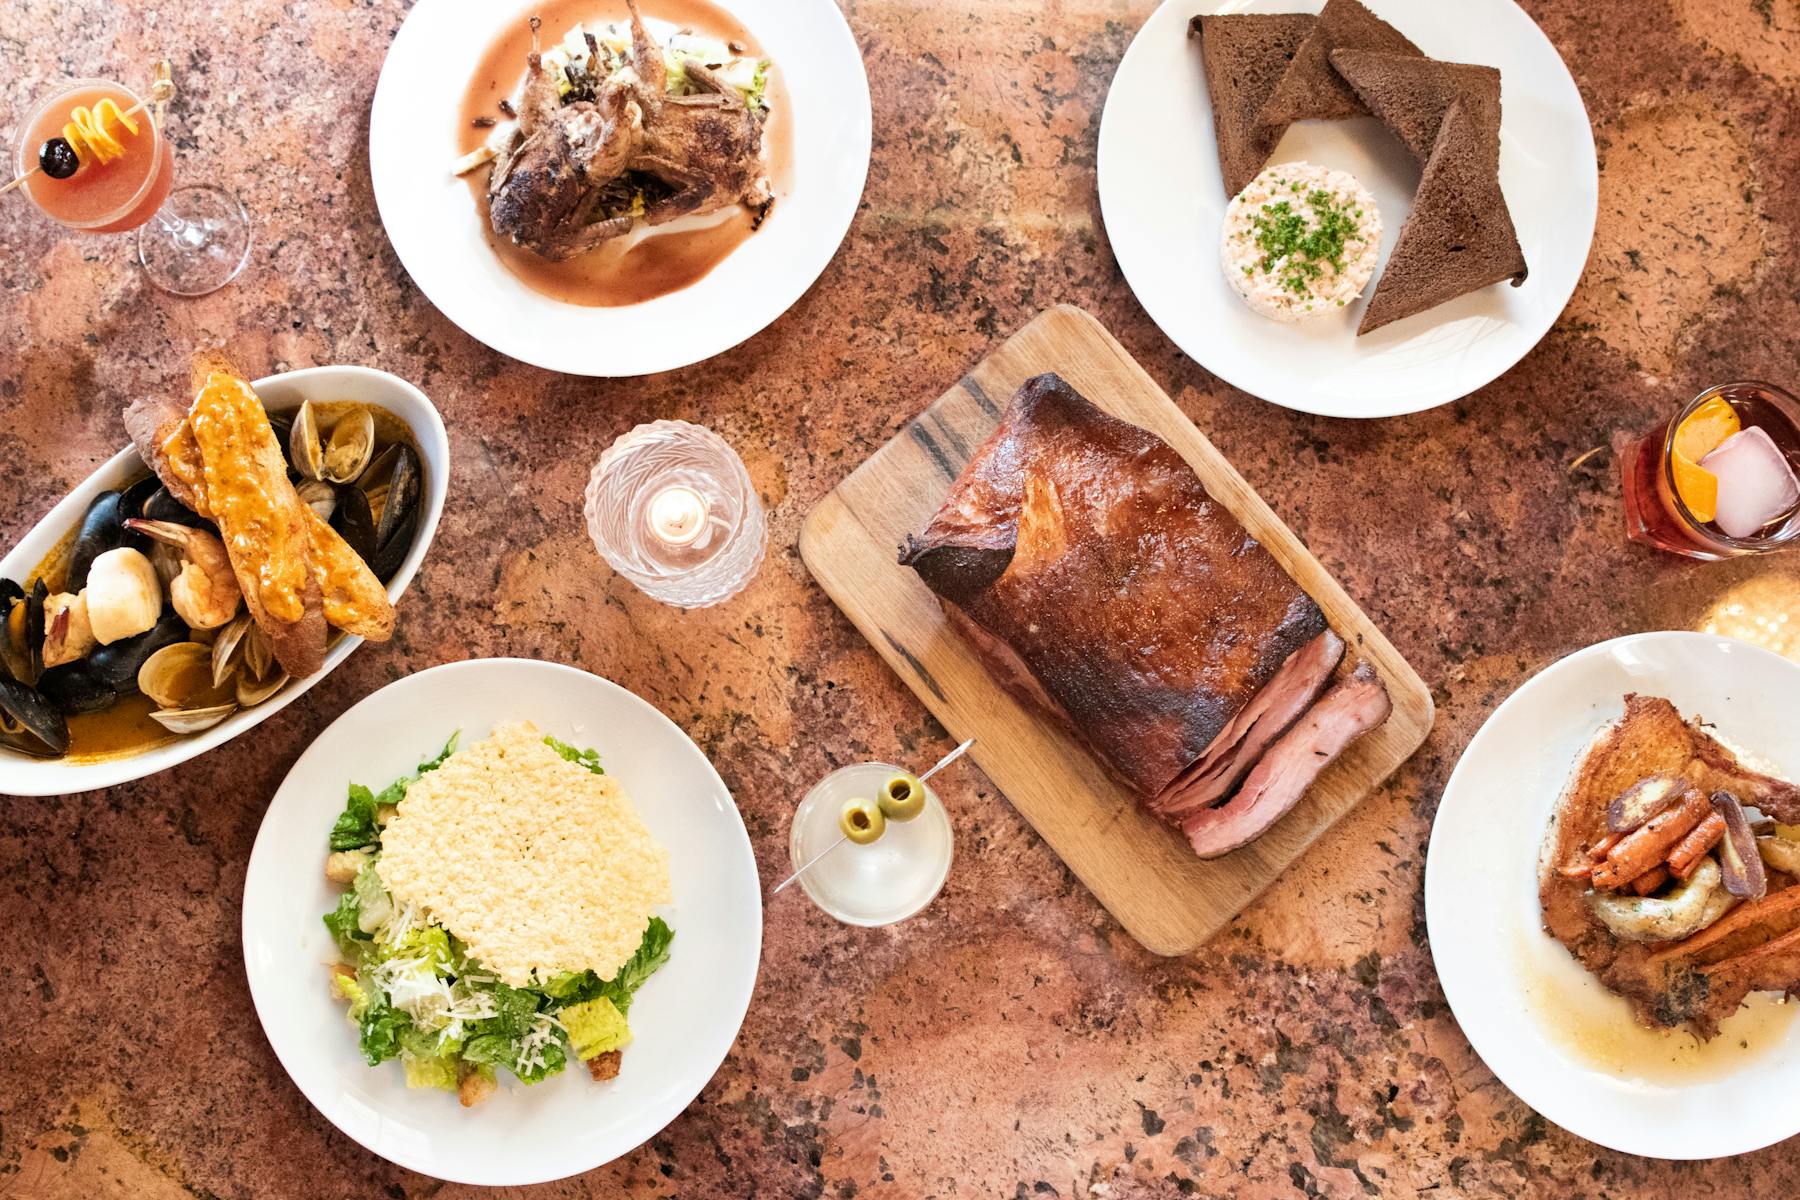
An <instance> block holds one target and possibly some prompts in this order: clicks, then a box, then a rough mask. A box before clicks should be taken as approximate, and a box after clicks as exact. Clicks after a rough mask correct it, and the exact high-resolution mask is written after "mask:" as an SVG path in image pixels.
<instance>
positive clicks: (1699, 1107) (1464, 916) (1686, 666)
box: [1425, 633, 1800, 1159]
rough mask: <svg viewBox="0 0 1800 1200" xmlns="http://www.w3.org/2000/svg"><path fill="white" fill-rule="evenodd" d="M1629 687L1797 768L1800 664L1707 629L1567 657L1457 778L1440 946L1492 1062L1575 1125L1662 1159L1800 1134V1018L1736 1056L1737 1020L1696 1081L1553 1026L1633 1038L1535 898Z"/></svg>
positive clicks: (1643, 637) (1441, 822)
mask: <svg viewBox="0 0 1800 1200" xmlns="http://www.w3.org/2000/svg"><path fill="white" fill-rule="evenodd" d="M1627 692H1638V693H1640V694H1643V695H1655V696H1664V697H1666V698H1668V700H1669V701H1670V702H1671V703H1673V704H1674V705H1675V707H1676V708H1678V709H1680V710H1681V713H1682V715H1683V716H1686V717H1689V718H1692V717H1695V716H1703V717H1704V718H1705V719H1706V720H1707V721H1708V722H1709V723H1711V724H1712V725H1714V726H1716V729H1717V732H1718V734H1719V735H1720V736H1721V737H1723V738H1724V739H1725V740H1726V741H1727V742H1728V743H1730V744H1731V745H1732V746H1734V747H1736V748H1738V749H1740V750H1741V751H1743V752H1746V753H1748V754H1749V755H1751V756H1752V757H1753V758H1754V759H1755V760H1759V761H1760V763H1761V764H1763V765H1766V766H1767V768H1768V769H1770V770H1773V771H1775V772H1778V773H1780V774H1782V775H1785V776H1787V777H1788V778H1800V733H1797V732H1796V730H1795V726H1794V721H1793V714H1794V713H1795V712H1796V711H1800V664H1795V663H1792V662H1789V661H1788V660H1787V659H1784V658H1781V657H1780V656H1778V655H1775V654H1771V653H1770V652H1769V651H1767V650H1763V649H1760V648H1758V647H1756V646H1752V645H1750V644H1749V643H1747V642H1740V641H1735V640H1733V639H1731V638H1723V637H1714V636H1712V635H1710V634H1701V633H1645V634H1638V635H1636V636H1633V637H1624V638H1618V639H1616V640H1614V641H1610V642H1602V643H1600V644H1599V645H1597V646H1590V647H1588V648H1587V649H1585V650H1581V651H1578V652H1576V653H1574V654H1571V655H1570V656H1569V657H1567V658H1565V659H1563V660H1561V661H1560V662H1557V663H1554V664H1552V665H1551V666H1549V667H1546V668H1545V669H1544V670H1543V671H1541V672H1539V673H1538V674H1537V675H1536V676H1534V677H1533V678H1532V679H1531V680H1530V681H1529V682H1528V683H1526V684H1525V685H1524V686H1523V687H1521V688H1520V689H1519V690H1518V691H1516V692H1514V693H1513V694H1512V695H1511V696H1510V697H1508V698H1507V700H1506V702H1505V703H1503V704H1502V705H1501V706H1500V707H1499V708H1498V709H1496V710H1495V711H1494V714H1493V715H1492V716H1491V717H1489V718H1488V719H1487V722H1486V724H1484V725H1483V726H1482V727H1481V730H1480V732H1478V733H1477V734H1476V735H1475V738H1474V740H1473V741H1471V742H1470V743H1469V748H1468V749H1467V750H1465V751H1464V752H1463V756H1462V759H1461V761H1459V762H1458V763H1457V765H1456V770H1455V771H1453V772H1452V773H1451V775H1450V782H1449V784H1448V786H1446V787H1445V789H1444V798H1443V801H1442V803H1441V804H1440V805H1439V806H1438V812H1437V819H1436V821H1435V822H1434V823H1433V825H1432V829H1431V845H1430V849H1429V851H1428V853H1427V856H1426V859H1425V919H1426V925H1427V927H1428V929H1429V931H1430V935H1431V955H1432V959H1433V961H1434V962H1435V964H1436V966H1437V973H1438V978H1439V980H1440V981H1441V982H1442V983H1443V987H1444V995H1445V997H1446V998H1448V1000H1449V1001H1450V1007H1451V1010H1452V1011H1453V1012H1454V1013H1455V1014H1456V1021H1457V1024H1458V1025H1460V1026H1461V1027H1462V1030H1463V1033H1464V1034H1466V1035H1467V1036H1468V1039H1469V1041H1470V1043H1471V1044H1472V1045H1473V1046H1474V1047H1475V1051H1476V1053H1478V1054H1480V1055H1481V1058H1482V1061H1483V1062H1485V1063H1486V1064H1487V1065H1488V1069H1489V1070H1491V1071H1493V1072H1494V1074H1495V1075H1497V1076H1499V1078H1500V1081H1501V1082H1502V1083H1504V1084H1506V1086H1507V1087H1509V1088H1511V1089H1512V1091H1513V1093H1514V1094H1515V1095H1517V1096H1518V1097H1519V1099H1521V1100H1523V1101H1524V1102H1525V1103H1527V1104H1529V1105H1530V1106H1531V1107H1532V1108H1534V1109H1536V1110H1537V1111H1538V1112H1540V1113H1542V1114H1543V1115H1544V1116H1545V1117H1547V1118H1549V1119H1550V1120H1552V1121H1554V1122H1556V1123H1557V1124H1558V1125H1560V1126H1562V1127H1563V1128H1564V1129H1567V1130H1568V1131H1569V1132H1570V1133H1574V1134H1578V1135H1579V1136H1581V1137H1584V1138H1586V1139H1588V1140H1589V1141H1592V1142H1598V1143H1599V1144H1600V1145H1602V1146H1607V1147H1610V1148H1611V1149H1614V1150H1622V1151H1625V1152H1626V1153H1629V1154H1641V1155H1645V1156H1647V1157H1651V1158H1675V1159H1692V1158H1718V1157H1722V1156H1724V1155H1730V1154H1742V1153H1745V1152H1747V1151H1750V1150H1756V1149H1759V1148H1760V1147H1763V1146H1767V1145H1770V1144H1771V1143H1774V1142H1778V1141H1780V1140H1782V1139H1783V1138H1787V1137H1791V1136H1793V1135H1794V1134H1795V1133H1800V1106H1797V1105H1795V1104H1794V1102H1793V1096H1794V1089H1795V1087H1796V1086H1797V1085H1800V1022H1796V1021H1791V1020H1790V1021H1788V1022H1787V1024H1786V1027H1785V1030H1781V1031H1778V1032H1776V1033H1775V1034H1774V1035H1773V1036H1772V1037H1771V1038H1766V1039H1763V1041H1762V1042H1761V1043H1759V1044H1755V1045H1752V1046H1751V1047H1749V1048H1748V1049H1747V1050H1742V1051H1740V1048H1739V1046H1738V1043H1737V1042H1736V1041H1735V1040H1734V1039H1732V1038H1731V1037H1730V1036H1729V1031H1728V1033H1727V1034H1726V1035H1722V1038H1721V1039H1714V1042H1712V1043H1708V1044H1707V1047H1706V1049H1707V1050H1708V1051H1709V1052H1714V1053H1718V1054H1720V1055H1721V1056H1722V1057H1720V1058H1718V1059H1716V1060H1714V1061H1713V1062H1710V1063H1708V1064H1707V1067H1708V1069H1707V1070H1706V1071H1704V1072H1702V1073H1697V1074H1694V1075H1693V1076H1691V1077H1689V1078H1685V1079H1683V1078H1679V1077H1676V1076H1672V1075H1671V1074H1670V1073H1669V1072H1667V1071H1641V1070H1637V1069H1634V1068H1633V1066H1632V1065H1631V1064H1618V1065H1619V1067H1620V1069H1613V1065H1614V1064H1612V1063H1611V1062H1610V1061H1609V1062H1608V1063H1607V1065H1606V1066H1600V1065H1596V1064H1597V1060H1596V1058H1595V1057H1593V1056H1592V1055H1591V1054H1589V1053H1584V1052H1583V1050H1582V1049H1581V1043H1580V1042H1579V1041H1577V1040H1575V1039H1571V1038H1569V1037H1566V1036H1563V1035H1561V1034H1560V1033H1559V1029H1558V1024H1559V1021H1558V1018H1561V1017H1566V1016H1567V1014H1568V1013H1569V1012H1571V1011H1575V1010H1580V1011H1582V1012H1585V1013H1590V1014H1591V1013H1593V1012H1595V1011H1601V1012H1605V1013H1607V1014H1608V1015H1609V1016H1610V1019H1612V1020H1614V1021H1616V1022H1618V1023H1619V1025H1620V1026H1621V1027H1622V1028H1620V1029H1615V1030H1613V1031H1612V1032H1613V1033H1620V1032H1622V1033H1624V1034H1630V1033H1631V1032H1632V1030H1631V1028H1630V1026H1631V1015H1630V1012H1629V1009H1628V1008H1627V1006H1626V1005H1625V1002H1624V1001H1623V1000H1619V999H1617V998H1616V997H1612V996H1610V995H1608V994H1606V993H1605V992H1604V989H1602V988H1601V987H1600V985H1599V983H1598V982H1597V981H1595V980H1594V979H1593V977H1592V976H1590V975H1588V974H1587V972H1586V971H1584V970H1583V969H1582V968H1581V967H1580V965H1579V964H1577V963H1576V961H1575V959H1574V958H1573V956H1571V955H1570V954H1569V952H1568V951H1566V950H1564V949H1563V948H1562V946H1561V945H1559V944H1558V943H1557V942H1555V941H1554V940H1552V939H1551V937H1550V936H1549V935H1548V934H1546V933H1545V932H1544V931H1543V925H1542V920H1541V917H1540V915H1539V910H1538V899H1537V863H1538V850H1539V847H1540V845H1541V844H1542V841H1543V836H1544V829H1545V826H1546V824H1547V823H1548V821H1549V819H1550V813H1551V810H1552V808H1553V807H1554V806H1555V803H1556V800H1557V798H1558V796H1559V795H1560V794H1561V792H1562V789H1563V787H1564V784H1565V783H1566V782H1567V779H1568V775H1569V771H1570V769H1571V767H1572V766H1573V765H1574V762H1575V758H1576V755H1577V754H1579V753H1580V751H1581V750H1582V749H1583V748H1584V747H1585V746H1586V745H1587V743H1588V740H1589V739H1590V738H1592V737H1593V735H1594V733H1595V731H1597V730H1598V729H1599V728H1600V727H1601V726H1602V725H1604V724H1606V723H1607V722H1608V721H1611V720H1614V719H1615V718H1617V717H1618V716H1619V714H1620V712H1621V711H1623V704H1622V701H1623V697H1624V695H1625V693H1627ZM1753 999H1755V998H1753ZM1597 1032H1598V1031H1597ZM1631 1043H1632V1039H1629V1038H1627V1039H1624V1041H1623V1044H1627V1045H1629V1044H1631ZM1740 1053H1741V1057H1739V1055H1740ZM1645 1065H1648V1064H1645Z"/></svg>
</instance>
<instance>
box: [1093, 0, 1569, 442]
mask: <svg viewBox="0 0 1800 1200" xmlns="http://www.w3.org/2000/svg"><path fill="white" fill-rule="evenodd" d="M1319 7H1320V4H1319V3H1317V2H1316V0H1309V2H1306V3H1301V4H1299V5H1296V4H1294V3H1293V2H1292V0H1165V2H1164V3H1163V5H1162V7H1160V8H1158V9H1157V10H1156V12H1155V13H1153V14H1152V15H1151V17H1150V19H1149V20H1148V21H1147V22H1145V23H1144V27H1143V28H1142V29H1141V30H1139V31H1138V35H1137V37H1136V39H1134V40H1133V41H1132V43H1131V48H1130V49H1129V50H1127V51H1126V52H1125V58H1124V60H1123V61H1122V62H1120V63H1119V70H1118V73H1117V74H1116V75H1115V76H1114V77H1113V82H1112V90H1111V91H1110V92H1109V93H1108V94H1107V97H1106V112H1105V113H1104V115H1103V116H1102V117H1101V120H1100V148H1099V175H1100V211H1101V215H1102V217H1103V218H1104V220H1105V222H1106V236H1107V238H1108V240H1109V241H1111V243H1112V248H1113V254H1114V255H1115V256H1116V257H1117V258H1118V260H1119V269H1120V270H1121V271H1123V272H1124V273H1125V279H1126V281H1127V282H1128V283H1129V284H1130V285H1131V290H1132V291H1133V292H1134V293H1136V295H1137V298H1138V302H1139V303H1141V304H1142V305H1143V306H1144V311H1146V312H1147V313H1149V314H1150V319H1151V320H1153V321H1155V322H1156V323H1157V325H1159V326H1160V327H1161V328H1162V331H1163V332H1164V333H1165V334H1167V335H1168V336H1169V339H1170V340H1171V341H1173V342H1174V343H1175V344H1176V345H1177V346H1179V347H1180V348H1181V349H1182V351H1183V352H1184V353H1186V354H1187V356H1188V357H1189V358H1192V359H1193V360H1194V361H1195V362H1198V363H1199V364H1200V365H1201V366H1203V367H1205V368H1206V369H1207V370H1208V371H1210V372H1212V373H1213V374H1214V375H1217V376H1218V377H1219V378H1220V379H1223V380H1224V381H1225V382H1227V383H1229V384H1231V385H1232V386H1234V387H1238V388H1242V389H1243V390H1244V391H1246V392H1249V393H1250V394H1251V395H1254V396H1260V397H1262V398H1263V399H1264V400H1268V401H1270V402H1271V403H1274V404H1279V405H1281V406H1283V407H1284V408H1294V409H1299V410H1300V411H1302V412H1310V413H1318V414H1320V415H1322V416H1328V417H1390V416H1396V415H1398V414H1400V413H1410V412H1417V411H1419V410H1420V409H1425V408H1432V407H1434V406H1436V405H1439V404H1445V403H1448V402H1449V401H1451V400H1455V399H1457V398H1459V397H1462V396H1466V395H1468V394H1469V393H1470V392H1473V391H1475V390H1476V389H1477V388H1479V387H1482V386H1483V385H1484V384H1487V383H1488V382H1490V381H1492V380H1493V379H1495V378H1497V377H1498V376H1499V375H1500V374H1502V373H1503V372H1504V371H1506V370H1507V369H1508V368H1509V367H1511V366H1512V365H1513V364H1514V363H1516V362H1518V361H1519V359H1521V358H1523V357H1524V355H1525V352H1526V351H1528V350H1530V349H1531V348H1532V347H1533V346H1535V345H1536V344H1537V342H1538V340H1539V339H1540V338H1542V337H1543V336H1544V334H1545V333H1546V332H1548V331H1549V329H1550V326H1551V325H1552V324H1553V323H1554V322H1555V321H1556V317H1557V314H1558V313H1560V312H1562V309H1563V305H1565V304H1567V303H1568V301H1569V296H1570V295H1571V294H1572V293H1573V292H1574V291H1575V283H1576V281H1577V280H1579V279H1580V278H1581V271H1582V268H1583V267H1584V266H1585V265H1586V264H1587V254H1588V244H1589V243H1590V242H1591V241H1592V240H1593V236H1594V214H1595V210H1596V206H1597V204H1598V190H1597V189H1598V173H1597V170H1596V167H1595V162H1594V135H1593V131H1592V129H1591V128H1590V127H1589V125H1588V117H1587V110H1586V108H1584V107H1583V106H1582V103H1581V93H1580V92H1578V91H1577V90H1576V88H1575V81H1574V80H1573V79H1571V78H1570V77H1569V70H1568V68H1567V67H1565V66H1564V65H1563V61H1562V59H1561V57H1560V56H1558V54H1557V53H1556V48H1555V47H1554V46H1552V45H1551V44H1550V41H1549V39H1548V38H1546V37H1545V36H1544V35H1543V32H1542V31H1541V30H1539V29H1538V27H1537V26H1536V25H1535V24H1533V23H1532V20H1531V18H1530V17H1528V16H1526V15H1525V13H1524V12H1523V11H1522V10H1521V9H1520V8H1519V7H1518V5H1516V4H1514V3H1513V0H1461V2H1459V3H1455V4H1446V3H1444V2H1443V0H1369V7H1370V8H1372V9H1373V10H1375V12H1376V13H1377V14H1378V15H1379V16H1381V17H1382V18H1383V19H1384V20H1386V21H1387V22H1389V23H1390V24H1392V25H1393V26H1394V27H1395V28H1397V29H1398V30H1400V32H1401V33H1403V34H1405V35H1406V36H1407V37H1409V38H1411V39H1412V40H1413V42H1414V43H1416V44H1417V45H1418V46H1419V48H1420V49H1422V50H1423V51H1425V53H1426V54H1428V55H1430V56H1432V57H1433V58H1442V59H1448V60H1451V61H1453V62H1468V63H1481V64H1485V65H1487V66H1491V67H1497V68H1499V70H1500V74H1501V80H1500V86H1501V103H1502V106H1503V116H1502V119H1501V130H1500V183H1501V187H1502V188H1503V189H1504V190H1505V192H1506V201H1507V206H1508V208H1510V209H1511V211H1512V216H1513V223H1514V225H1515V226H1516V227H1517V229H1518V233H1519V243H1520V245H1521V246H1522V247H1523V248H1524V251H1525V261H1526V263H1527V265H1528V266H1529V267H1530V268H1531V277H1530V278H1529V279H1527V280H1526V281H1525V283H1524V285H1523V286H1522V287H1518V288H1514V287H1511V286H1509V285H1507V284H1504V283H1502V284H1498V285H1496V286H1494V287H1489V288H1484V289H1483V290H1481V291H1479V292H1475V293H1472V294H1470V295H1467V296H1462V297H1459V298H1458V299H1455V300H1452V301H1450V302H1449V303H1447V304H1442V305H1439V306H1438V307H1436V308H1433V309H1431V310H1429V311H1427V312H1423V313H1420V314H1418V315H1416V316H1412V317H1408V318H1407V319H1405V320H1403V321H1396V322H1394V323H1393V324H1391V325H1387V326H1384V327H1383V328H1381V329H1378V330H1376V331H1375V332H1374V333H1371V334H1369V335H1368V336H1367V337H1361V338H1359V337H1357V336H1356V325H1357V322H1359V321H1360V320H1362V313H1363V306H1364V304H1365V303H1366V302H1367V301H1366V299H1365V300H1364V301H1359V302H1358V303H1356V304H1353V305H1350V306H1348V307H1347V308H1345V309H1344V310H1343V311H1342V312H1340V313H1336V314H1333V315H1328V316H1324V317H1320V318H1317V319H1316V320H1314V321H1311V322H1308V323H1306V324H1304V325H1283V324H1281V323H1279V322H1276V321H1271V320H1268V319H1266V318H1264V317H1259V316H1257V315H1256V314H1255V313H1253V312H1251V311H1250V309H1249V308H1247V307H1246V306H1245V305H1244V303H1243V301H1241V300H1240V299H1239V298H1238V296H1237V293H1236V292H1234V291H1233V290H1232V289H1231V287H1230V285H1229V284H1227V283H1226V282H1225V276H1224V271H1223V269H1222V268H1221V266H1220V260H1219V230H1220V226H1221V224H1222V222H1223V221H1224V218H1225V203H1226V200H1227V199H1228V197H1227V196H1226V195H1225V186H1224V184H1223V182H1221V177H1220V173H1219V158H1218V151H1217V144H1216V142H1215V140H1214V138H1213V124H1212V101H1211V99H1210V98H1209V96H1208V94H1207V90H1206V78H1205V72H1204V71H1203V70H1202V69H1201V66H1200V47H1199V43H1198V42H1195V41H1190V40H1189V39H1188V36H1187V30H1188V21H1189V19H1190V18H1191V17H1193V16H1195V15H1197V14H1199V13H1213V12H1293V11H1296V10H1297V9H1298V10H1300V11H1306V10H1316V9H1318V8H1319ZM1296 160H1300V161H1306V162H1313V163H1319V164H1321V165H1324V166H1328V167H1336V168H1338V169H1340V170H1345V171H1349V172H1350V173H1351V174H1353V175H1355V176H1356V177H1357V178H1358V179H1359V180H1361V181H1362V182H1363V184H1364V186H1366V187H1367V188H1368V189H1369V190H1370V191H1371V192H1372V193H1374V196H1375V200H1376V203H1377V204H1378V205H1379V206H1380V210H1381V224H1382V238H1381V243H1382V244H1381V266H1382V267H1385V266H1386V265H1387V256H1388V252H1389V251H1391V250H1392V249H1393V246H1394V237H1395V235H1396V234H1397V233H1398V232H1399V230H1400V224H1401V222H1402V221H1404V220H1405V219H1406V214H1407V213H1408V212H1409V211H1411V208H1412V195H1413V191H1414V189H1415V188H1416V187H1417V186H1418V182H1419V168H1418V166H1417V165H1416V164H1415V163H1414V162H1413V160H1412V158H1411V156H1410V155H1408V154H1407V152H1406V150H1405V148H1404V147H1402V146H1401V144H1400V142H1399V140H1398V139H1396V138H1395V137H1394V136H1393V135H1392V134H1390V133H1389V132H1388V131H1387V129H1386V128H1385V127H1384V126H1383V125H1382V124H1381V123H1380V122H1378V121H1376V120H1374V119H1373V118H1371V117H1361V118H1357V119H1354V120H1349V121H1302V122H1298V123H1296V124H1295V125H1294V126H1293V127H1292V128H1290V129H1289V130H1288V132H1287V136H1286V137H1284V138H1283V139H1282V140H1281V144H1280V145H1279V146H1277V147H1276V148H1275V153H1274V155H1273V156H1272V157H1271V158H1270V160H1269V161H1270V162H1271V163H1281V162H1293V161H1296ZM1379 280H1380V270H1379V269H1378V270H1377V273H1376V279H1375V281H1373V282H1371V283H1370V285H1369V288H1368V289H1367V290H1366V291H1365V292H1364V296H1365V297H1367V296H1369V295H1371V294H1373V292H1374V289H1375V285H1376V283H1378V282H1379Z"/></svg>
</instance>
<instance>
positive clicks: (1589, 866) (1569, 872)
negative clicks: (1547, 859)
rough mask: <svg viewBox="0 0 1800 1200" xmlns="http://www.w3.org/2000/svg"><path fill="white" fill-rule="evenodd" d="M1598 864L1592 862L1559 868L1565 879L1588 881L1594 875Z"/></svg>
mask: <svg viewBox="0 0 1800 1200" xmlns="http://www.w3.org/2000/svg"><path fill="white" fill-rule="evenodd" d="M1595 865H1596V864H1594V863H1591V862H1582V863H1572V864H1569V865H1566V866H1561V867H1558V868H1557V871H1558V872H1559V873H1560V874H1561V875H1562V877H1563V878H1564V879H1587V878H1590V877H1591V876H1592V875H1593V874H1594V867H1595Z"/></svg>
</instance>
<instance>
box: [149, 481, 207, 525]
mask: <svg viewBox="0 0 1800 1200" xmlns="http://www.w3.org/2000/svg"><path fill="white" fill-rule="evenodd" d="M139 511H140V512H141V514H142V515H143V518H144V520H146V521H166V522H168V523H169V524H171V525H186V526H187V527H188V528H190V529H211V528H213V523H212V522H211V521H209V520H207V519H206V518H205V517H203V516H201V515H200V514H199V513H197V512H195V511H194V510H193V509H191V508H189V507H188V506H187V505H185V504H183V503H182V502H181V501H179V500H177V499H176V498H175V496H174V494H173V493H171V492H170V491H169V489H168V488H165V487H159V488H157V489H156V490H155V491H154V492H151V493H150V496H149V498H148V499H146V500H145V501H144V504H143V507H142V508H141V509H140V510H139Z"/></svg>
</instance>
